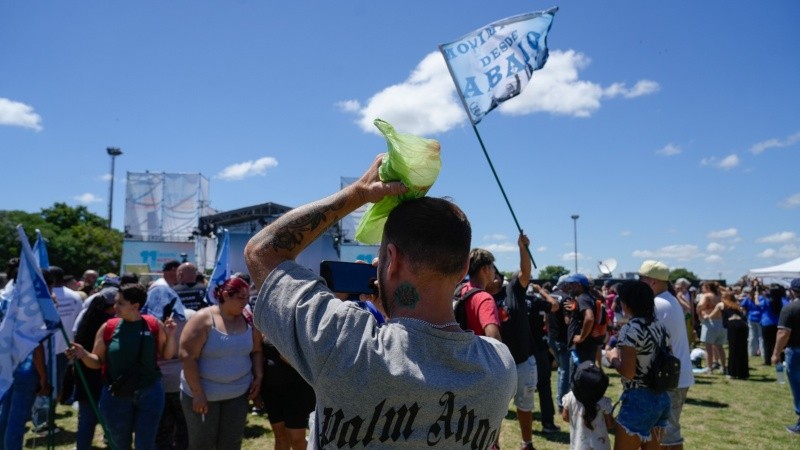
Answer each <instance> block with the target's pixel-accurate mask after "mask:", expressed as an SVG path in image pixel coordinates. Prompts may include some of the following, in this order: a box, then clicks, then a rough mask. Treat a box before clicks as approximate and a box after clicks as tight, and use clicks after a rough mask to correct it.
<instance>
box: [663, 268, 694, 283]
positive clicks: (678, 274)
mask: <svg viewBox="0 0 800 450" xmlns="http://www.w3.org/2000/svg"><path fill="white" fill-rule="evenodd" d="M678 278H686V279H687V280H689V282H690V283H694V282H695V281H700V278H698V276H697V275H695V274H694V272H692V271H690V270H688V269H684V268H683V267H678V268H677V269H673V270H672V271H670V273H669V281H670V282H671V283H674V282H675V281H677V280H678Z"/></svg>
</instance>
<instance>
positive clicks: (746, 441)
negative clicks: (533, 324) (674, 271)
mask: <svg viewBox="0 0 800 450" xmlns="http://www.w3.org/2000/svg"><path fill="white" fill-rule="evenodd" d="M750 364H751V369H750V370H751V371H750V375H751V376H750V380H748V381H741V380H728V379H726V378H725V377H724V376H722V375H719V374H716V373H714V374H711V375H706V374H702V375H695V381H696V384H695V385H694V386H693V387H692V388H691V389H690V390H689V398H688V400H687V404H686V406H685V407H684V410H683V417H682V420H681V424H682V426H683V434H684V437H685V438H686V448H687V449H690V450H719V449H748V450H757V449H765V450H780V449H800V436H798V435H793V434H790V433H788V432H787V431H786V429H785V428H784V426H786V425H789V424H792V423H794V421H795V420H796V417H795V415H794V413H793V410H792V397H791V393H790V392H789V386H788V385H787V384H777V383H776V382H775V369H774V368H772V367H764V366H762V365H761V362H760V360H759V358H751V360H750ZM609 375H610V377H611V386H610V387H609V390H608V393H607V395H608V396H609V397H611V399H612V400H614V401H616V400H617V399H618V398H619V394H620V391H621V386H620V382H619V377H618V376H617V375H616V374H615V373H611V372H609ZM552 381H555V372H553V377H552ZM553 392H554V393H555V386H553ZM537 401H538V399H537ZM537 409H538V405H537ZM535 414H536V413H535ZM537 418H538V415H535V416H534V419H537ZM56 423H57V425H58V426H59V427H61V428H63V431H61V432H60V433H58V434H56V435H55V436H54V438H55V444H56V448H58V449H72V448H73V447H74V445H75V430H76V429H77V412H76V411H75V410H73V409H72V408H71V407H69V406H59V407H58V410H57V415H56ZM556 423H557V424H558V425H559V426H560V427H561V429H562V432H561V433H556V434H551V435H543V434H542V433H541V425H540V424H538V423H535V424H534V445H535V446H536V448H537V449H539V450H550V449H568V448H569V430H568V426H567V424H566V423H564V422H562V421H561V419H560V418H558V417H557V418H556ZM244 435H245V442H244V448H246V449H269V448H272V445H273V435H272V430H271V429H270V426H269V422H268V421H267V419H266V417H265V416H252V415H251V416H249V418H248V423H247V427H246V428H245V431H244ZM101 436H102V434H101V432H100V427H98V431H97V434H96V435H95V445H96V446H97V447H96V448H105V446H104V445H103V444H102V439H101ZM612 439H613V438H612ZM519 442H520V440H519V427H518V425H517V421H516V415H515V413H514V407H513V405H512V406H511V407H510V408H509V413H508V415H507V416H506V420H504V421H503V429H502V438H501V445H502V447H503V448H506V449H514V448H518V445H519ZM25 447H26V448H45V447H46V439H45V438H41V437H38V438H37V437H36V436H35V435H34V434H33V433H31V432H29V433H28V434H27V435H26V436H25Z"/></svg>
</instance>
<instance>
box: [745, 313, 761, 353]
mask: <svg viewBox="0 0 800 450" xmlns="http://www.w3.org/2000/svg"><path fill="white" fill-rule="evenodd" d="M747 326H748V327H749V328H750V330H749V333H748V336H747V346H748V348H749V350H750V351H749V354H750V356H756V354H757V353H758V352H760V351H761V347H762V345H763V343H762V342H761V339H762V338H761V322H753V321H750V322H748V323H747Z"/></svg>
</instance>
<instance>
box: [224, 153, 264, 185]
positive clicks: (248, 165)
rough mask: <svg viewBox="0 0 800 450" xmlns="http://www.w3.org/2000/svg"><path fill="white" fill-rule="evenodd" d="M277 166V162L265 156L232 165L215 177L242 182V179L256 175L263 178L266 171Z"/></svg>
mask: <svg viewBox="0 0 800 450" xmlns="http://www.w3.org/2000/svg"><path fill="white" fill-rule="evenodd" d="M277 165H278V160H277V159H275V158H273V157H271V156H265V157H263V158H259V159H257V160H255V161H245V162H241V163H238V164H232V165H230V166H228V167H226V168H224V169H222V171H221V172H220V173H218V174H217V177H218V178H220V179H223V180H227V181H232V180H242V179H244V178H248V177H253V176H256V175H261V176H263V175H264V174H266V173H267V169H271V168H273V167H276V166H277Z"/></svg>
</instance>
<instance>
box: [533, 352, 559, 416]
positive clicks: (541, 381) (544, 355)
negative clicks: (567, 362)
mask: <svg viewBox="0 0 800 450" xmlns="http://www.w3.org/2000/svg"><path fill="white" fill-rule="evenodd" d="M533 357H534V359H536V378H537V380H536V390H537V391H538V392H539V408H540V409H541V411H542V414H541V419H542V426H545V425H553V424H555V422H554V421H553V417H554V416H555V413H556V411H555V406H554V405H553V389H552V387H551V386H550V374H551V373H552V369H551V365H550V357H549V356H548V352H547V344H544V345H543V346H542V348H540V349H534V351H533Z"/></svg>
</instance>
